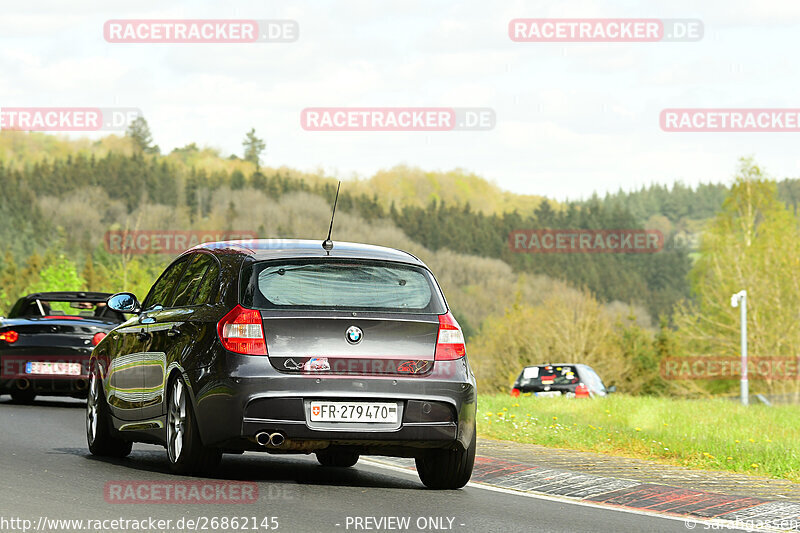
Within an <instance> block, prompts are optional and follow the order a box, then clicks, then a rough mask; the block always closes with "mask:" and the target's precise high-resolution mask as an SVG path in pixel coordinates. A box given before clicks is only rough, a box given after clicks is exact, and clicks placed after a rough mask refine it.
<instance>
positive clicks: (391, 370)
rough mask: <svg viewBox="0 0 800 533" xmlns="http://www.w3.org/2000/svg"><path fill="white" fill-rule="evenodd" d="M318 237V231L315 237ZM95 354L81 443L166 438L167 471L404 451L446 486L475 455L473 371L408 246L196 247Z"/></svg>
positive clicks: (120, 447)
mask: <svg viewBox="0 0 800 533" xmlns="http://www.w3.org/2000/svg"><path fill="white" fill-rule="evenodd" d="M326 243H328V244H330V241H326ZM109 307H111V308H112V309H116V310H118V311H120V312H128V313H133V314H134V315H135V316H134V317H133V318H132V319H131V320H129V321H127V322H126V323H124V324H122V325H120V326H119V327H117V328H116V329H114V330H113V331H112V332H111V333H110V334H109V336H108V337H106V338H105V339H103V340H102V341H101V342H100V344H99V345H98V346H97V348H96V349H95V351H94V353H93V354H92V363H93V364H92V372H91V382H90V393H89V400H88V402H87V416H86V427H87V438H88V443H89V449H90V450H91V452H92V453H93V454H97V455H111V456H125V455H127V454H128V453H130V450H131V442H133V441H143V442H153V443H158V444H161V445H164V446H165V447H166V448H167V456H168V458H169V462H170V465H171V467H172V469H173V471H175V472H180V473H195V472H202V471H205V470H208V469H209V468H211V467H214V466H216V464H217V463H218V462H219V460H220V457H221V454H222V453H226V452H227V453H237V452H238V453H241V452H242V451H245V450H254V451H259V450H261V451H268V452H273V453H312V452H313V453H315V454H316V456H317V459H318V461H319V462H320V463H321V464H322V465H324V466H331V467H348V466H352V465H354V464H355V463H356V462H357V461H358V458H359V455H360V454H375V455H394V456H405V457H414V458H416V461H417V470H418V472H419V475H420V478H421V479H422V481H423V483H425V485H427V486H429V487H434V488H458V487H461V486H463V485H465V484H466V483H467V481H468V480H469V478H470V475H471V473H472V466H473V463H474V459H475V409H476V393H475V378H474V376H473V374H472V371H471V370H470V367H469V363H468V361H467V357H466V350H465V346H464V338H463V336H462V333H461V329H460V328H459V326H458V323H457V322H456V320H455V319H454V318H453V315H452V314H451V313H450V311H449V310H448V308H447V303H446V302H445V299H444V296H443V294H442V292H441V289H440V288H439V286H438V284H437V283H436V280H435V278H434V277H433V274H432V273H431V272H430V270H428V268H427V267H426V266H425V265H424V264H423V263H422V261H420V260H419V259H417V258H416V257H414V256H413V255H411V254H408V253H406V252H402V251H399V250H393V249H389V248H383V247H378V246H368V245H362V244H352V243H344V242H337V243H335V246H333V248H332V249H331V248H330V246H327V247H323V246H320V243H319V242H315V241H300V240H257V241H247V242H236V241H232V242H220V243H211V244H206V245H200V246H197V247H195V248H192V249H191V250H189V251H187V252H185V253H184V254H183V255H181V256H180V257H178V258H177V259H176V260H175V261H174V262H173V263H172V264H171V265H170V266H169V267H168V268H167V269H166V270H165V271H164V273H163V274H162V275H161V277H160V278H159V279H158V281H156V283H155V285H153V288H152V289H151V290H150V293H149V294H148V295H147V297H146V298H145V299H144V302H143V303H142V304H141V305H140V304H139V302H138V300H137V299H136V297H135V296H134V295H132V294H130V293H120V294H117V295H115V296H113V297H112V298H111V299H109Z"/></svg>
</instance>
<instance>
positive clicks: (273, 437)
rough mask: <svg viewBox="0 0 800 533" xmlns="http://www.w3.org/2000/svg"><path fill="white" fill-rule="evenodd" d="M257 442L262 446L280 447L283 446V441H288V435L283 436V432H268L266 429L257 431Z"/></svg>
mask: <svg viewBox="0 0 800 533" xmlns="http://www.w3.org/2000/svg"><path fill="white" fill-rule="evenodd" d="M256 442H257V443H258V444H259V445H261V446H269V447H271V448H280V447H281V446H283V443H284V442H286V437H284V436H283V433H278V432H275V433H268V432H266V431H261V432H259V433H256Z"/></svg>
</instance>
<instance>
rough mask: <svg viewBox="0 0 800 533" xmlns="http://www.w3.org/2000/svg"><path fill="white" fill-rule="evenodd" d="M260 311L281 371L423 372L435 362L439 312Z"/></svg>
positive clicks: (273, 357)
mask: <svg viewBox="0 0 800 533" xmlns="http://www.w3.org/2000/svg"><path fill="white" fill-rule="evenodd" d="M353 315H355V316H353ZM262 317H263V318H264V335H265V338H266V342H267V353H268V354H269V358H270V361H271V362H272V364H273V366H275V368H277V369H278V370H281V371H283V372H311V371H313V372H325V373H334V374H425V373H428V372H430V370H431V369H432V368H433V357H434V353H435V351H436V338H437V335H438V332H439V321H438V317H437V316H435V315H434V316H430V317H421V316H405V317H388V316H385V315H384V316H382V317H381V316H364V315H363V314H359V313H350V316H346V315H342V316H292V317H285V318H284V317H281V316H279V315H278V316H276V314H274V313H272V314H267V313H265V312H263V311H262ZM354 328H357V329H354ZM354 339H359V340H358V341H357V342H353V340H354Z"/></svg>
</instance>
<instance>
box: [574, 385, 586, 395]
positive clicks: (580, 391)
mask: <svg viewBox="0 0 800 533" xmlns="http://www.w3.org/2000/svg"><path fill="white" fill-rule="evenodd" d="M575 397H576V398H588V397H589V387H587V386H586V385H584V384H583V383H578V386H577V387H575Z"/></svg>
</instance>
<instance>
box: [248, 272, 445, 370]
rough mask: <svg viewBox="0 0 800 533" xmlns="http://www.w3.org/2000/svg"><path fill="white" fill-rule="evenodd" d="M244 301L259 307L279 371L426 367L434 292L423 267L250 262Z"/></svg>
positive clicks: (433, 329) (435, 320) (433, 337)
mask: <svg viewBox="0 0 800 533" xmlns="http://www.w3.org/2000/svg"><path fill="white" fill-rule="evenodd" d="M245 277H246V279H247V280H248V281H247V285H246V287H245V290H244V291H243V294H244V295H245V298H244V302H243V304H244V305H245V307H249V308H256V309H259V311H260V313H261V316H262V319H263V327H264V337H265V340H266V349H267V354H268V356H269V360H270V362H271V363H272V365H273V366H274V367H275V368H276V369H278V370H280V371H281V372H289V373H323V374H344V375H349V374H357V375H387V374H388V375H393V374H394V375H424V374H427V373H429V372H430V371H431V370H432V369H433V364H434V354H435V352H436V343H437V337H438V333H439V315H440V314H442V313H445V312H446V307H445V305H444V301H443V299H442V297H441V292H440V290H439V288H438V286H437V285H436V282H435V280H434V279H433V276H432V275H431V274H430V272H428V271H427V270H426V269H424V268H421V267H418V266H414V265H406V264H399V263H391V262H378V261H356V260H346V261H342V260H339V261H334V260H319V259H314V260H310V259H309V260H294V261H282V262H275V261H265V262H261V263H255V264H254V265H252V266H251V267H250V270H249V272H248V273H247V276H245Z"/></svg>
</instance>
